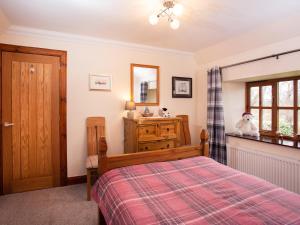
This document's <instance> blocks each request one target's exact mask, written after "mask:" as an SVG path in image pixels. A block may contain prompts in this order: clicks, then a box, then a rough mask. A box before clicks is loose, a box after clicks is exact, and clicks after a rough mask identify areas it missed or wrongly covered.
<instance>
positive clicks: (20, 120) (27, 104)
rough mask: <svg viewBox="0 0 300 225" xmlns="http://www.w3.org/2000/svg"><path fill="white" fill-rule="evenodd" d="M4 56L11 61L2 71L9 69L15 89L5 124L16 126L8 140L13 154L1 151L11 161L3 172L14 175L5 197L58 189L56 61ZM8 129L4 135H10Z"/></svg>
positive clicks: (54, 59)
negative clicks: (10, 122) (18, 193)
mask: <svg viewBox="0 0 300 225" xmlns="http://www.w3.org/2000/svg"><path fill="white" fill-rule="evenodd" d="M7 54H8V55H9V56H10V60H11V61H9V62H8V63H7V64H6V65H5V67H8V68H9V67H10V66H11V68H12V74H11V77H12V79H11V86H12V87H13V88H14V90H11V92H12V94H11V95H12V98H11V103H12V108H13V109H14V110H12V111H11V112H10V113H11V119H9V118H8V120H7V121H12V122H13V123H14V124H15V125H14V126H13V127H11V129H12V136H11V137H10V138H9V139H8V142H9V141H11V142H12V151H10V150H9V149H5V151H4V152H6V154H7V155H6V157H8V156H9V157H12V158H13V160H12V162H11V163H9V164H7V166H8V167H6V168H4V169H5V171H9V170H12V171H13V176H7V177H6V180H4V183H7V186H8V189H6V190H5V191H4V193H10V192H19V191H27V190H34V189H39V188H46V187H52V186H57V185H59V183H60V159H59V155H60V154H59V59H58V58H57V57H48V56H37V55H28V54H19V53H7ZM39 61H40V62H41V63H38V62H39ZM6 76H7V74H5V75H4V77H6ZM4 90H6V88H5V89H4ZM4 111H6V110H4ZM8 129H10V128H7V129H6V132H5V133H9V132H8ZM5 159H6V158H4V160H5ZM8 179H9V180H10V181H8ZM11 179H12V180H13V181H12V182H11ZM33 181H34V182H33Z"/></svg>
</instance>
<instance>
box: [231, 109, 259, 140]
mask: <svg viewBox="0 0 300 225" xmlns="http://www.w3.org/2000/svg"><path fill="white" fill-rule="evenodd" d="M252 120H253V115H252V114H251V113H249V112H244V113H243V115H242V119H241V120H240V121H239V122H238V123H237V124H236V126H235V127H236V129H237V130H236V132H235V133H236V134H238V135H249V136H255V137H258V136H259V132H258V129H257V127H256V126H255V124H254V123H253V121H252Z"/></svg>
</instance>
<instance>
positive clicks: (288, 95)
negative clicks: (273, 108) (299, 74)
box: [278, 80, 294, 106]
mask: <svg viewBox="0 0 300 225" xmlns="http://www.w3.org/2000/svg"><path fill="white" fill-rule="evenodd" d="M278 103H279V104H278V105H279V106H293V105H294V83H293V81H292V80H290V81H282V82H278Z"/></svg>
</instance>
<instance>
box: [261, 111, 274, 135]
mask: <svg viewBox="0 0 300 225" xmlns="http://www.w3.org/2000/svg"><path fill="white" fill-rule="evenodd" d="M262 129H263V130H272V110H271V109H263V110H262Z"/></svg>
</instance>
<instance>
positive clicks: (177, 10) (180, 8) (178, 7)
mask: <svg viewBox="0 0 300 225" xmlns="http://www.w3.org/2000/svg"><path fill="white" fill-rule="evenodd" d="M172 12H173V13H174V15H175V16H180V15H181V14H182V12H183V6H182V5H181V4H176V5H175V6H174V7H173V9H172Z"/></svg>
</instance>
